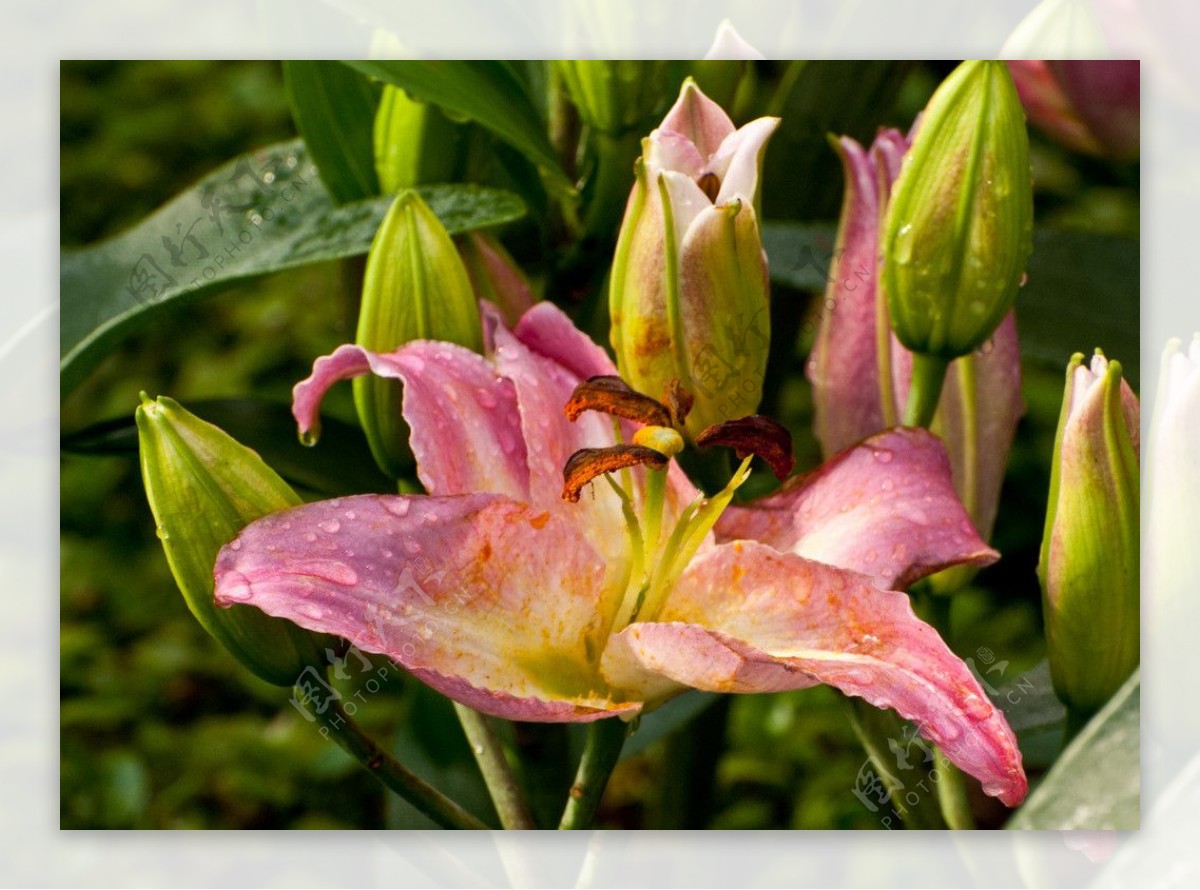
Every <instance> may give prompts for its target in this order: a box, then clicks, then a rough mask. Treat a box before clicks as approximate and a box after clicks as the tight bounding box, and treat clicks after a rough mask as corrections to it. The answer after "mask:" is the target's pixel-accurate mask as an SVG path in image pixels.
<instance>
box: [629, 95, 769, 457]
mask: <svg viewBox="0 0 1200 890" xmlns="http://www.w3.org/2000/svg"><path fill="white" fill-rule="evenodd" d="M778 123H779V120H778V118H759V119H758V120H755V121H752V122H750V123H749V124H747V125H746V126H744V127H742V128H741V129H735V128H734V126H733V123H732V122H731V121H730V120H729V117H728V115H726V114H725V112H724V111H722V110H721V108H720V107H719V106H718V105H716V104H715V103H714V102H712V101H710V100H709V99H708V98H707V97H706V96H705V95H704V94H703V93H701V92H700V90H699V88H697V87H696V85H695V83H694V82H692V81H691V80H688V81H687V82H685V84H684V86H683V90H682V92H681V93H680V96H679V101H678V102H676V103H675V106H674V107H673V108H672V109H671V111H670V112H669V113H668V114H667V116H666V118H665V119H664V120H663V122H662V123H661V124H660V125H659V127H658V128H657V129H656V130H654V131H653V132H652V133H651V134H650V136H649V137H648V138H646V139H644V140H643V141H642V157H641V159H640V160H639V161H638V163H637V165H636V167H635V171H636V174H637V181H636V183H635V184H634V188H633V193H632V194H631V195H630V198H629V202H628V204H627V205H626V209H625V218H624V221H623V222H622V224H621V234H620V237H619V238H618V241H617V251H616V256H615V257H614V259H613V268H612V275H611V280H610V285H609V308H610V312H611V318H612V343H613V348H614V349H615V351H616V355H617V365H618V367H619V368H620V371H621V376H622V377H623V378H624V379H625V380H626V381H627V382H628V383H629V384H630V385H631V386H633V387H634V389H636V390H638V391H639V392H643V393H650V394H654V395H658V394H660V393H663V392H664V390H665V388H666V386H667V385H668V384H669V383H670V382H671V381H672V380H678V381H679V383H680V385H681V386H682V387H683V388H684V389H685V390H686V391H688V392H689V393H691V394H692V395H694V396H695V404H694V406H693V408H692V411H691V413H690V414H689V415H688V418H687V431H688V433H689V435H691V436H692V437H693V438H694V437H695V436H696V435H697V434H698V433H699V432H700V431H701V430H703V429H705V428H707V427H709V426H712V425H713V424H715V423H720V422H721V421H724V420H730V419H733V418H738V417H745V416H746V415H749V414H753V413H754V412H755V410H756V409H757V408H758V403H759V401H760V400H761V398H762V382H763V374H764V372H765V370H766V361H767V348H768V346H769V345H770V312H769V293H768V284H767V257H766V254H765V253H764V252H763V248H762V238H761V234H760V231H759V225H758V217H757V214H756V211H755V205H756V203H757V200H758V177H759V171H760V169H761V166H762V154H763V151H764V150H765V148H766V143H767V140H768V139H769V138H770V136H771V134H772V133H773V132H774V130H775V127H776V126H777V125H778Z"/></svg>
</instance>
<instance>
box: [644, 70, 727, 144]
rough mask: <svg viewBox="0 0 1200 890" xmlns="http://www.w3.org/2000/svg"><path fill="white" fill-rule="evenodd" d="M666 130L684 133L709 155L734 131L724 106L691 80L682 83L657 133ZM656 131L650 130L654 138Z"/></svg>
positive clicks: (684, 135) (683, 134)
mask: <svg viewBox="0 0 1200 890" xmlns="http://www.w3.org/2000/svg"><path fill="white" fill-rule="evenodd" d="M664 131H665V132H671V133H678V134H679V135H681V136H683V137H684V138H685V139H687V140H688V141H689V142H691V143H693V144H694V145H695V146H696V148H697V150H699V152H700V154H701V155H702V156H703V157H705V158H708V157H712V155H713V154H714V153H715V152H716V150H717V149H718V148H720V146H721V143H722V142H724V141H725V137H726V136H728V135H729V134H730V133H732V132H733V131H734V126H733V121H731V120H730V119H729V115H727V114H726V113H725V109H723V108H722V107H721V106H720V105H718V104H717V103H716V102H714V101H713V100H712V99H710V98H708V96H706V95H704V93H702V92H700V88H699V87H697V86H696V84H695V83H694V82H692V81H691V80H689V81H687V82H686V83H685V84H684V85H683V89H682V90H681V91H680V93H679V98H678V99H676V100H675V104H674V105H672V106H671V110H670V111H668V112H667V116H666V117H664V118H663V120H662V123H661V124H659V125H658V129H657V130H656V131H655V133H659V134H661V133H663V132H664ZM655 133H651V134H650V138H651V139H653V138H654V135H655Z"/></svg>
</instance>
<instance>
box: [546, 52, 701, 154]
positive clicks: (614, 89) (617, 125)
mask: <svg viewBox="0 0 1200 890" xmlns="http://www.w3.org/2000/svg"><path fill="white" fill-rule="evenodd" d="M555 64H556V66H557V68H558V74H559V76H560V77H561V78H562V82H563V86H565V87H566V89H567V95H569V96H570V97H571V103H572V104H573V105H574V106H575V107H576V108H577V109H578V110H579V117H580V119H581V120H582V121H583V122H584V123H585V124H587V125H588V126H589V127H591V128H592V129H593V130H596V131H598V132H600V133H603V134H604V135H606V136H609V137H611V138H618V137H620V136H621V135H623V134H625V133H628V132H631V131H635V132H636V131H642V130H644V129H645V127H646V126H647V125H648V124H649V123H652V122H653V119H654V116H655V115H656V114H661V110H662V108H663V107H665V105H666V100H667V99H668V98H669V96H670V94H669V93H668V92H667V90H671V89H673V88H674V84H677V83H679V78H680V77H681V76H682V74H681V73H678V72H680V71H681V65H680V63H679V62H674V61H670V60H666V61H662V60H644V59H621V60H615V61H614V60H605V59H574V60H564V61H559V62H556V63H555Z"/></svg>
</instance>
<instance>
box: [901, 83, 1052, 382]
mask: <svg viewBox="0 0 1200 890" xmlns="http://www.w3.org/2000/svg"><path fill="white" fill-rule="evenodd" d="M1032 232H1033V190H1032V184H1031V180H1030V170H1029V139H1028V136H1027V134H1026V132H1025V117H1024V113H1023V112H1022V111H1021V103H1020V101H1019V100H1018V99H1017V92H1016V90H1015V89H1014V87H1013V83H1012V78H1011V77H1010V76H1009V74H1008V69H1007V68H1005V66H1004V63H1003V62H994V61H968V62H963V63H962V64H961V65H959V67H958V68H956V69H955V70H954V72H952V73H951V75H950V76H949V77H948V78H946V80H945V81H944V82H943V83H942V85H941V86H940V87H938V89H937V92H935V93H934V95H933V98H932V99H930V101H929V105H928V106H927V107H926V109H925V111H924V114H923V115H922V117H921V121H920V123H919V125H918V130H917V132H916V135H915V137H914V138H913V143H912V148H911V150H910V151H909V153H908V156H907V157H906V159H905V163H904V165H903V167H902V168H901V171H900V176H899V178H898V179H897V181H896V184H895V186H894V187H893V189H892V195H891V202H890V204H889V206H888V214H887V220H886V223H885V225H884V228H883V239H882V244H881V249H882V256H883V260H882V270H881V271H882V286H883V289H884V294H885V295H886V298H887V307H888V313H889V315H890V317H891V322H892V327H893V329H894V330H895V332H896V336H897V337H898V338H899V339H900V342H901V343H903V344H904V345H905V346H906V347H907V348H908V349H910V350H912V351H913V352H916V353H921V354H923V355H928V356H932V357H935V358H937V359H941V360H945V361H949V360H951V359H954V358H957V357H958V356H960V355H966V354H967V353H969V352H971V351H972V350H975V349H978V348H979V347H980V346H982V345H983V344H984V343H985V342H986V341H987V339H988V338H989V337H990V336H991V335H992V332H993V331H994V330H995V329H996V326H997V325H999V324H1000V320H1001V319H1002V318H1004V316H1005V315H1007V314H1008V311H1009V309H1011V308H1012V305H1013V302H1014V301H1015V300H1016V296H1017V289H1018V287H1019V285H1020V280H1021V276H1022V275H1023V274H1024V272H1025V262H1026V260H1027V259H1028V258H1029V253H1030V251H1031V249H1032V243H1033V242H1032Z"/></svg>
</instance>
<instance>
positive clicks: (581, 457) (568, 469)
mask: <svg viewBox="0 0 1200 890" xmlns="http://www.w3.org/2000/svg"><path fill="white" fill-rule="evenodd" d="M639 464H646V465H647V466H650V467H654V468H655V469H662V468H663V467H665V466H666V465H667V456H666V455H664V454H663V453H662V452H659V451H655V450H654V449H653V448H647V447H645V446H644V445H611V446H609V447H608V448H580V449H579V450H578V451H576V452H575V453H574V454H572V455H571V456H570V457H569V458H568V459H567V465H566V466H565V467H563V490H562V497H563V500H564V501H570V502H571V503H576V502H577V501H578V500H579V493H580V492H581V491H582V490H583V486H585V485H587V484H588V483H589V482H591V481H592V480H593V479H595V478H596V477H597V476H602V475H604V474H605V473H611V472H612V471H613V470H620V469H622V468H623V467H634V466H637V465H639Z"/></svg>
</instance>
